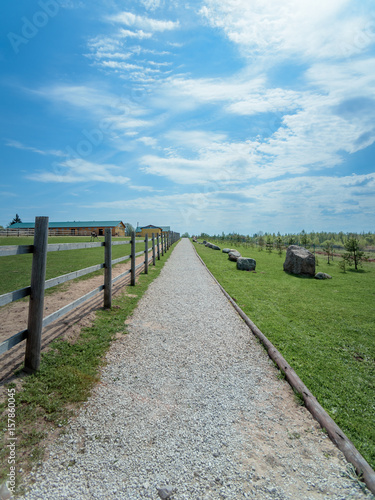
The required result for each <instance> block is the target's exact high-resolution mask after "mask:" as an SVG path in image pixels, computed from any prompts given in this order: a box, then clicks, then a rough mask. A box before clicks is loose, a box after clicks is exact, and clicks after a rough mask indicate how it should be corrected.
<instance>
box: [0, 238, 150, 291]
mask: <svg viewBox="0 0 375 500" xmlns="http://www.w3.org/2000/svg"><path fill="white" fill-rule="evenodd" d="M121 240H129V239H128V238H116V239H113V241H121ZM88 241H90V237H89V236H81V237H80V236H66V237H59V236H53V237H50V238H48V243H80V242H88ZM99 241H104V238H99ZM32 244H33V238H32V237H19V238H16V237H13V238H5V237H2V238H0V245H32ZM149 246H150V243H149ZM143 249H144V243H142V242H137V244H136V251H137V252H140V251H141V250H143ZM130 252H131V248H130V245H115V246H113V247H112V259H117V258H119V257H123V256H125V255H129V254H130ZM31 262H32V254H23V255H12V256H9V257H0V273H1V276H4V277H5V279H3V280H1V281H0V295H2V294H4V293H7V292H12V291H13V290H18V289H20V288H24V287H26V286H29V285H30V277H31ZM103 262H104V247H98V248H88V249H82V250H63V251H61V252H49V253H48V255H47V270H46V279H47V280H48V279H50V278H55V277H57V276H61V275H62V274H67V273H70V272H72V271H77V270H78V269H83V268H85V267H90V266H94V265H96V264H101V263H103ZM98 273H103V271H98ZM92 276H93V275H92V274H89V275H86V276H85V277H84V278H83V279H87V278H90V277H92ZM80 279H82V278H80ZM52 290H54V289H52Z"/></svg>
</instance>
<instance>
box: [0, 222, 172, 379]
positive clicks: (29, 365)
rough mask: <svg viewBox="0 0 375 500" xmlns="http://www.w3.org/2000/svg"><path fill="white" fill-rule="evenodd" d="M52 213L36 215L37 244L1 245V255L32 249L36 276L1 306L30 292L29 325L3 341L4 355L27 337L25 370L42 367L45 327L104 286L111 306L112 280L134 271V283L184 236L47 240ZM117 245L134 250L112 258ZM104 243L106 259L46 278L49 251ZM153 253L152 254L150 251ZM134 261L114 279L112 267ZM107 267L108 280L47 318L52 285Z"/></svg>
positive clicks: (0, 297)
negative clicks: (46, 301)
mask: <svg viewBox="0 0 375 500" xmlns="http://www.w3.org/2000/svg"><path fill="white" fill-rule="evenodd" d="M48 233H49V230H48V217H37V218H36V219H35V231H34V230H33V235H34V245H19V246H17V245H16V246H3V247H0V257H5V256H11V255H21V254H27V253H32V254H33V262H32V280H31V285H30V286H28V287H25V288H21V289H20V290H15V291H12V292H9V293H5V294H3V295H0V306H3V305H6V304H9V303H11V302H14V301H16V300H20V299H22V298H25V297H27V296H30V301H29V320H28V327H27V329H25V330H22V331H21V332H18V333H16V334H15V335H13V336H11V337H9V338H8V339H6V340H5V341H3V342H2V343H1V344H0V355H1V354H3V353H5V352H6V351H8V350H9V349H11V348H12V347H14V346H16V345H17V344H19V343H20V342H22V341H23V340H25V339H26V353H25V367H24V369H25V371H28V372H30V373H33V372H35V371H37V370H38V369H39V365H40V351H41V336H42V330H43V328H45V327H46V326H48V325H49V324H51V323H53V322H54V321H56V320H57V319H59V318H60V317H62V316H64V315H65V314H67V313H69V312H70V311H73V310H74V309H76V308H77V307H79V306H81V305H82V304H83V303H84V302H86V301H88V300H90V299H92V298H93V297H95V296H96V295H98V294H99V293H101V292H102V291H103V290H104V307H106V308H110V307H111V301H112V284H113V283H116V282H118V281H119V280H121V279H122V278H125V276H127V275H130V284H131V285H135V279H136V274H137V272H138V271H139V270H140V269H141V268H142V267H143V268H144V272H145V274H147V273H148V266H149V264H150V263H151V262H152V264H153V265H155V262H156V258H157V259H158V260H160V254H161V255H164V253H165V252H166V251H167V250H168V249H169V248H170V246H171V245H172V244H173V243H175V242H176V241H178V239H179V238H180V235H179V233H174V232H169V233H166V234H163V233H161V234H160V235H159V234H157V235H156V237H155V234H152V244H151V246H149V237H148V235H147V234H146V236H145V239H143V238H141V239H139V238H136V237H135V233H134V232H132V234H131V239H130V241H114V242H112V234H111V230H110V229H106V231H105V241H104V242H94V243H55V244H47V238H48ZM136 242H144V243H145V248H144V250H142V251H140V252H136V251H135V248H136ZM115 245H130V246H131V252H130V254H129V255H125V256H124V257H120V258H117V259H112V250H111V249H112V246H115ZM98 247H104V258H105V262H104V263H101V264H97V265H94V266H90V267H87V268H84V269H79V270H77V271H73V272H71V273H68V274H64V275H62V276H58V277H56V278H52V279H49V280H47V281H46V280H45V269H46V261H47V253H48V252H59V251H69V250H80V249H90V248H98ZM151 253H152V255H151V256H150V254H151ZM141 255H144V260H143V262H141V263H140V264H138V265H136V264H135V260H136V258H137V257H139V256H141ZM129 259H130V261H131V267H130V269H128V270H127V271H125V272H124V273H122V274H120V275H119V276H116V278H114V279H112V267H113V266H114V265H115V264H119V263H120V262H124V261H126V260H129ZM101 269H104V284H103V285H101V286H99V287H97V288H96V289H95V290H92V291H91V292H89V293H87V294H86V295H83V296H82V297H80V298H79V299H77V300H75V301H73V302H71V303H70V304H67V305H66V306H64V307H62V308H61V309H59V310H58V311H55V312H54V313H52V314H50V315H49V316H47V317H45V318H43V310H44V291H45V290H47V289H48V288H52V287H54V286H57V285H60V284H62V283H66V282H67V281H70V280H73V279H76V278H79V277H81V276H85V275H87V274H91V273H93V272H95V271H99V270H101Z"/></svg>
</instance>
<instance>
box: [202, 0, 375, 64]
mask: <svg viewBox="0 0 375 500" xmlns="http://www.w3.org/2000/svg"><path fill="white" fill-rule="evenodd" d="M365 3H368V2H367V1H366V2H365ZM356 10H357V11H358V10H361V9H356V8H355V4H354V2H353V1H352V0H331V1H329V2H327V1H326V0H316V1H315V2H301V1H300V0H268V1H267V2H264V1H263V0H252V1H251V2H248V0H227V1H226V2H222V1H221V0H206V2H205V5H204V6H203V7H202V9H201V11H200V12H201V14H202V16H203V17H205V18H206V19H207V20H208V22H209V23H210V24H211V25H212V26H214V27H218V28H221V29H222V30H223V31H224V33H225V34H226V35H227V37H228V38H229V39H230V40H231V41H233V42H234V43H236V44H238V45H240V46H241V47H242V49H243V50H244V52H245V53H247V54H252V55H257V54H258V55H261V56H262V57H264V56H270V55H276V54H284V55H287V56H288V57H290V56H293V55H294V56H296V55H297V56H301V57H308V58H332V57H334V58H336V57H338V56H339V57H340V56H341V57H347V56H350V55H353V54H358V53H360V52H361V51H362V50H364V49H365V48H366V47H367V46H369V45H370V44H371V43H373V41H374V40H373V37H371V36H370V34H371V31H369V30H368V29H367V26H368V24H369V19H368V17H367V16H366V15H365V14H360V13H359V14H356V13H355V12H356ZM366 34H367V37H366ZM361 38H363V40H362V41H361V42H359V40H361Z"/></svg>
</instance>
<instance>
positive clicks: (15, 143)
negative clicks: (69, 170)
mask: <svg viewBox="0 0 375 500" xmlns="http://www.w3.org/2000/svg"><path fill="white" fill-rule="evenodd" d="M5 145H6V146H9V147H11V148H16V149H23V150H25V151H31V152H32V153H36V154H39V155H43V156H61V157H64V156H66V154H65V153H64V152H63V151H60V150H57V149H38V148H34V147H33V146H25V145H24V144H22V143H21V142H19V141H15V140H13V139H7V140H6V141H5Z"/></svg>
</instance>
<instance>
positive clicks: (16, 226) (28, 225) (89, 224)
mask: <svg viewBox="0 0 375 500" xmlns="http://www.w3.org/2000/svg"><path fill="white" fill-rule="evenodd" d="M120 224H123V225H124V226H125V224H124V223H123V222H122V221H121V220H114V221H101V220H99V221H95V220H91V221H78V222H76V221H73V222H50V223H49V224H48V227H49V228H50V229H57V228H68V227H77V228H78V227H117V226H118V225H120ZM34 226H35V223H34V222H17V223H16V224H12V225H11V226H9V229H33V228H34Z"/></svg>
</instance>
